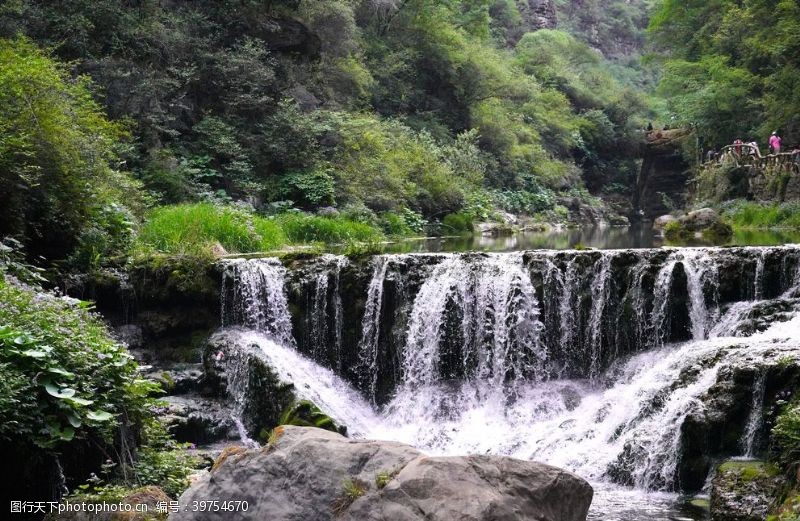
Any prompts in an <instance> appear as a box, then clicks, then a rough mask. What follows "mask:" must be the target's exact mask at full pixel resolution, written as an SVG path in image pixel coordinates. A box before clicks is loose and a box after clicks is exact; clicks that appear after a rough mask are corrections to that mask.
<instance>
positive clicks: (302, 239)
mask: <svg viewBox="0 0 800 521" xmlns="http://www.w3.org/2000/svg"><path fill="white" fill-rule="evenodd" d="M385 239H386V235H385V234H384V232H383V231H382V229H381V228H380V226H379V223H371V222H362V221H358V220H355V219H353V218H349V217H344V216H338V215H334V216H319V215H308V214H303V213H295V212H292V213H284V214H280V215H276V216H270V217H264V216H260V215H256V214H253V213H252V212H249V211H247V210H244V209H241V208H238V207H234V206H220V205H215V204H211V203H197V204H181V205H174V206H163V207H160V208H157V209H155V210H153V211H152V212H151V213H150V215H149V216H148V218H147V220H146V221H145V223H144V225H143V226H142V228H141V230H140V232H139V235H138V238H137V246H136V249H137V251H139V252H152V251H156V252H160V253H166V254H176V255H183V254H185V255H205V254H210V253H211V252H212V249H213V248H214V247H215V246H216V245H220V246H222V247H223V248H224V249H225V251H227V252H228V253H252V252H259V251H274V250H280V249H283V248H286V247H291V246H304V245H310V246H323V245H334V244H335V245H342V246H344V247H347V246H349V245H355V244H374V243H377V242H380V241H383V240H385Z"/></svg>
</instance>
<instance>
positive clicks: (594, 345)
mask: <svg viewBox="0 0 800 521" xmlns="http://www.w3.org/2000/svg"><path fill="white" fill-rule="evenodd" d="M610 276H611V255H610V254H608V253H603V254H602V255H601V256H600V259H599V260H598V261H597V263H596V264H595V267H594V279H593V280H592V287H591V294H592V308H591V314H590V315H589V335H588V337H589V348H590V350H591V352H590V360H591V363H590V366H589V378H591V379H596V378H597V377H598V376H599V374H600V357H601V355H602V353H601V349H602V346H603V337H602V335H603V311H604V310H605V306H606V303H607V302H608V292H609V279H610Z"/></svg>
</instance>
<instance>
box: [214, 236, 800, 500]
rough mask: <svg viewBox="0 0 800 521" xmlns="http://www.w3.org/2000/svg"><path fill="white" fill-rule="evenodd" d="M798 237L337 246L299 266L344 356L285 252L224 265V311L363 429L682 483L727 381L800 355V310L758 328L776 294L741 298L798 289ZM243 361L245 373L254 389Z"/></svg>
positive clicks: (596, 475) (748, 436)
mask: <svg viewBox="0 0 800 521" xmlns="http://www.w3.org/2000/svg"><path fill="white" fill-rule="evenodd" d="M798 251H800V250H798V249H797V248H791V247H785V248H772V249H760V250H755V249H747V248H740V249H715V248H698V249H675V250H668V251H664V250H642V251H633V250H619V251H604V252H596V251H586V252H580V251H569V252H554V251H535V252H525V253H521V252H519V253H502V254H406V255H381V256H376V257H373V258H372V261H371V262H372V264H371V265H368V270H367V271H366V275H365V274H364V271H365V270H364V267H363V264H362V265H361V267H359V266H358V265H357V264H356V263H357V261H355V260H353V261H351V262H348V261H347V260H346V259H344V258H342V257H338V258H337V257H334V256H325V257H322V258H319V259H316V260H314V261H308V263H309V264H308V265H307V266H310V267H309V268H308V269H304V270H301V271H300V272H295V273H301V275H298V277H299V278H302V284H301V285H300V286H302V288H303V289H302V291H304V292H306V293H303V296H302V299H303V300H298V301H296V302H300V303H301V304H302V302H306V303H307V305H308V307H309V309H311V311H312V314H314V315H319V316H316V317H315V316H312V317H309V318H308V319H307V320H309V321H310V322H309V324H311V326H310V328H311V330H312V337H313V342H312V344H313V345H314V348H313V349H312V350H311V351H310V353H309V354H312V355H314V357H315V358H317V359H319V358H322V359H325V357H324V356H319V355H322V354H323V353H322V351H324V350H326V349H327V350H330V351H332V352H334V353H336V354H337V360H338V361H339V364H342V363H343V362H342V361H343V360H344V361H345V362H346V365H345V366H344V367H340V366H338V365H337V364H334V365H333V366H331V365H330V364H329V365H328V367H322V365H321V364H320V363H316V362H315V361H314V360H311V359H309V358H306V357H304V356H303V355H302V354H301V353H299V352H298V350H297V349H296V347H295V342H294V339H292V338H291V334H290V333H291V331H292V328H291V321H292V318H291V316H290V314H289V309H290V306H289V304H288V302H287V293H286V284H287V271H286V269H285V268H284V267H283V266H282V265H281V264H280V263H279V262H278V261H274V260H263V259H262V260H249V261H233V262H229V263H226V264H225V265H224V266H223V267H224V269H223V291H222V293H223V304H222V308H223V322H224V324H225V325H231V324H240V325H244V326H245V327H246V328H248V329H250V331H248V332H245V333H243V334H242V336H241V337H240V338H239V340H238V341H237V342H240V343H241V345H243V346H250V347H252V348H254V349H256V351H257V353H258V356H261V357H263V359H264V360H266V361H267V362H268V363H269V365H270V367H272V368H273V369H274V370H275V371H276V373H277V374H279V375H280V377H281V379H284V380H286V381H287V382H289V381H290V382H293V383H294V384H295V389H296V391H297V394H298V396H300V397H302V398H307V399H310V400H312V401H314V403H316V404H317V405H318V406H319V407H320V408H322V409H323V410H324V411H326V412H327V413H328V414H330V415H331V416H332V417H333V418H334V419H336V420H337V421H339V422H341V423H343V424H345V425H347V426H348V428H349V429H350V432H351V433H352V434H353V435H355V436H363V437H370V438H380V439H389V440H397V441H402V442H406V443H410V444H412V445H415V446H417V447H419V448H421V449H423V450H425V451H427V452H429V453H431V454H463V453H470V454H483V453H492V454H504V455H510V456H515V457H519V458H525V459H536V460H539V461H545V462H547V463H551V464H555V465H559V466H562V467H565V468H568V469H570V470H573V471H575V472H576V473H578V474H579V475H581V476H584V477H586V478H588V479H590V480H593V481H603V482H607V481H621V482H624V483H630V484H633V485H634V486H636V487H637V488H639V489H645V490H674V489H675V488H676V487H677V482H676V479H677V478H676V476H677V475H678V474H679V470H678V469H679V467H680V464H681V463H680V462H681V457H682V454H681V450H682V440H681V427H682V425H683V424H684V421H685V420H686V418H687V417H689V416H690V415H693V414H702V413H703V410H704V407H705V405H704V403H705V402H704V398H705V396H706V394H707V393H708V392H709V390H710V389H711V388H712V386H713V385H714V384H715V383H717V382H718V380H719V379H720V378H722V377H723V376H724V375H725V374H729V372H730V371H729V369H730V368H732V367H738V368H746V367H751V366H752V363H753V362H752V360H753V358H754V357H758V359H759V360H762V361H765V360H767V361H770V360H771V362H769V363H777V360H778V359H779V358H784V357H791V358H798V359H800V316H798V313H797V312H792V311H786V312H785V313H784V312H783V311H781V313H783V314H784V315H786V316H785V317H784V318H782V320H786V321H785V322H779V321H777V320H776V321H775V323H773V324H772V325H771V326H769V328H768V329H767V330H766V331H763V332H761V333H755V334H752V335H751V336H749V337H747V338H746V339H743V338H740V337H739V335H745V334H748V331H750V330H751V329H752V328H743V327H742V325H743V324H744V323H746V322H747V321H748V320H749V318H750V317H749V316H750V314H751V313H750V312H751V311H752V310H754V309H755V306H758V305H761V304H764V303H765V302H764V301H760V302H759V301H747V300H736V298H739V299H744V298H748V297H753V296H756V295H759V296H761V297H763V296H764V295H770V294H772V295H774V294H780V293H783V296H782V297H779V299H781V298H782V299H786V298H788V297H789V296H791V295H792V294H793V292H795V291H797V290H798V287H800V262H798V260H797V253H798ZM767 253H769V255H767ZM742 259H747V260H748V261H749V263H750V264H747V265H749V266H753V264H752V263H753V262H755V263H756V264H755V266H756V269H755V270H753V269H750V270H749V275H750V276H752V277H753V278H752V279H749V280H742V274H743V273H744V274H747V273H748V271H745V270H738V271H737V266H740V265H741V264H740V263H741V262H742ZM293 269H295V268H293ZM345 272H346V273H347V279H346V280H347V281H348V282H347V287H348V289H347V291H358V292H360V293H358V295H361V296H360V297H359V296H358V295H356V298H357V299H359V302H361V303H363V304H358V305H363V314H360V315H359V318H360V324H359V325H360V327H355V328H352V327H350V328H349V329H348V330H349V331H352V330H353V329H354V330H355V336H356V337H357V338H350V337H351V336H354V333H352V332H350V333H348V335H346V338H345V337H343V334H342V327H344V325H343V324H342V321H343V320H344V317H345V316H348V317H350V316H352V314H350V313H345V311H344V310H345V309H346V310H347V311H348V312H349V311H351V308H349V307H347V306H349V305H350V302H349V300H343V295H342V291H343V289H342V288H341V287H340V283H339V280H340V277H341V276H342V273H345ZM795 272H797V273H795ZM681 273H682V274H683V275H682V276H678V274H681ZM778 274H780V276H781V279H782V282H783V284H782V285H781V286H780V288H778V289H779V291H776V288H775V283H776V281H777V279H778V278H779V277H778V276H777V275H778ZM358 277H360V279H359V278H358ZM783 279H785V281H784V280H783ZM354 281H355V282H354ZM792 285H794V288H792V287H790V286H792ZM353 288H356V289H355V290H354V289H353ZM751 288H753V291H752V292H751ZM676 295H677V296H678V297H680V298H676ZM736 295H740V296H739V297H736ZM292 298H299V297H292ZM351 298H352V294H351V293H348V297H347V299H351ZM732 299H734V300H732ZM779 299H776V302H777V301H778V300H779ZM770 302H771V301H770ZM767 303H768V302H767ZM356 309H358V308H356ZM787 309H790V308H787ZM720 310H725V313H724V314H722V315H720ZM676 313H681V314H682V316H683V318H681V319H680V320H682V321H684V322H685V321H688V322H686V324H685V327H686V331H681V332H679V333H681V335H682V336H681V335H678V336H676V335H674V334H673V333H676V332H673V331H671V328H672V327H673V322H674V320H673V316H674V315H675V314H676ZM294 320H300V319H299V318H298V317H295V318H294ZM303 320H306V319H303ZM679 323H680V324H681V325H683V323H682V322H679ZM762 329H763V328H762ZM683 333H685V334H683ZM675 338H685V339H686V341H682V342H676V341H675ZM339 355H341V356H339ZM346 357H349V358H346ZM328 360H330V357H328ZM231 363H234V362H233V361H231ZM760 363H763V364H764V366H765V367H766V364H767V363H768V362H760ZM239 365H240V366H241V364H239ZM387 367H390V368H389V369H387ZM238 370H239V369H237V368H236V367H232V368H231V371H230V375H229V378H230V379H231V383H230V384H229V387H231V388H232V389H233V390H234V392H235V393H237V394H240V395H244V393H243V392H241V390H237V389H238V387H237V386H241V385H245V383H244V382H246V379H244V378H243V377H242V376H243V375H240V374H239V373H238V372H237V371H238ZM336 370H339V372H338V373H337V372H336ZM392 378H394V379H395V381H391V382H390V381H388V380H389V379H392ZM765 378H766V377H765V373H763V372H760V373H759V376H758V378H757V379H756V381H755V382H754V389H753V398H752V403H751V407H750V411H751V412H750V416H749V418H748V422H747V428H746V429H745V432H744V434H743V436H742V441H741V445H742V449H741V450H742V452H743V453H744V454H745V455H752V454H753V452H754V447H755V446H756V445H757V436H758V431H759V429H760V428H761V423H762V418H761V415H760V411H761V409H762V407H763V401H764V387H765ZM357 389H358V390H357Z"/></svg>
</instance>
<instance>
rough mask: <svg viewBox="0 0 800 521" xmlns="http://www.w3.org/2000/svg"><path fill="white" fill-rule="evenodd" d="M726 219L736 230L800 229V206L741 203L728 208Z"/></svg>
mask: <svg viewBox="0 0 800 521" xmlns="http://www.w3.org/2000/svg"><path fill="white" fill-rule="evenodd" d="M723 215H724V216H725V218H726V219H727V220H728V221H729V222H730V223H731V225H733V226H734V227H735V228H754V229H765V228H793V229H800V204H798V203H784V204H764V203H754V202H745V201H739V202H736V203H735V204H732V205H731V206H729V207H728V208H726V209H725V210H724V212H723Z"/></svg>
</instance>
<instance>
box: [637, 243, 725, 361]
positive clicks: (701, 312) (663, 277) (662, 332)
mask: <svg viewBox="0 0 800 521" xmlns="http://www.w3.org/2000/svg"><path fill="white" fill-rule="evenodd" d="M678 264H680V265H681V267H682V268H683V272H684V273H685V275H686V290H687V292H688V294H689V318H690V320H691V333H692V338H693V339H694V340H702V339H704V338H706V335H707V334H708V331H709V330H710V328H711V323H712V321H713V319H714V318H715V317H716V314H717V313H718V309H717V307H718V306H717V301H718V299H719V296H718V285H719V283H718V276H719V274H718V272H717V265H716V262H715V260H714V256H713V254H710V253H709V250H707V249H703V248H697V249H690V248H681V249H679V250H676V251H675V252H673V253H672V254H671V255H670V256H669V257H668V258H667V260H666V261H664V264H663V265H662V267H661V269H660V270H659V272H658V275H657V277H656V283H655V287H654V288H653V296H654V299H653V313H652V317H651V321H652V324H653V329H654V331H653V339H652V341H651V345H656V346H659V345H663V344H664V342H666V341H667V339H668V338H669V334H670V332H669V331H668V329H667V323H668V321H669V312H670V292H671V290H672V284H673V276H674V272H675V267H676V266H677V265H678ZM707 288H710V291H709V292H710V293H711V305H712V308H711V309H709V307H708V303H707V300H706V295H705V294H706V289H707Z"/></svg>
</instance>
